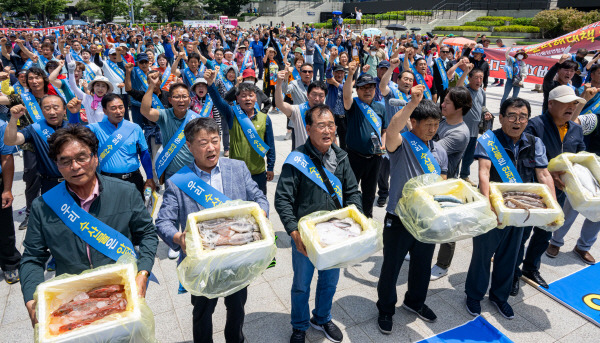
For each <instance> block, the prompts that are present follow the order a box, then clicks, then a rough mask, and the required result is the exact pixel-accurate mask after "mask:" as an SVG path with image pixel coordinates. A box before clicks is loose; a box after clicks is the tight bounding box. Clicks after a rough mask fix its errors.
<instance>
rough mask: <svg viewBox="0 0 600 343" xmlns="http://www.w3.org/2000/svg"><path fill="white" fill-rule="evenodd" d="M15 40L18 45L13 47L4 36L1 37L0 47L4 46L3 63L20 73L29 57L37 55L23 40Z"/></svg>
mask: <svg viewBox="0 0 600 343" xmlns="http://www.w3.org/2000/svg"><path fill="white" fill-rule="evenodd" d="M15 42H16V43H15V45H16V46H15V47H14V48H13V44H12V43H11V42H9V41H7V40H6V38H4V37H3V38H2V39H0V47H1V48H2V65H3V66H5V67H11V69H13V70H14V71H15V72H16V73H18V72H19V71H20V70H21V68H23V67H24V65H25V63H26V62H27V61H28V60H29V59H32V58H33V59H37V56H35V55H34V54H33V53H32V52H31V51H29V49H27V47H25V45H24V44H23V41H22V40H20V39H18V40H16V41H15ZM32 62H33V60H32Z"/></svg>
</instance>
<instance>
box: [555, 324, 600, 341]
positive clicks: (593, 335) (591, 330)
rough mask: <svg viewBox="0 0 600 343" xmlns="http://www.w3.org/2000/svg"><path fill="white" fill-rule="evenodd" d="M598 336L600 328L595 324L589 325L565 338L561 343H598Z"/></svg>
mask: <svg viewBox="0 0 600 343" xmlns="http://www.w3.org/2000/svg"><path fill="white" fill-rule="evenodd" d="M598 336H600V328H599V327H597V326H596V325H594V324H593V323H587V324H585V325H583V326H582V327H580V328H578V329H577V330H574V331H572V332H571V333H570V334H568V335H566V336H565V337H563V338H562V339H561V340H560V341H559V342H561V343H572V342H597V341H598V339H599V338H598Z"/></svg>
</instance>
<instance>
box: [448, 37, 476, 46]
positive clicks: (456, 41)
mask: <svg viewBox="0 0 600 343" xmlns="http://www.w3.org/2000/svg"><path fill="white" fill-rule="evenodd" d="M443 43H444V44H448V45H456V46H463V45H465V44H471V43H475V41H474V40H470V39H467V38H464V37H453V38H448V39H444V42H443Z"/></svg>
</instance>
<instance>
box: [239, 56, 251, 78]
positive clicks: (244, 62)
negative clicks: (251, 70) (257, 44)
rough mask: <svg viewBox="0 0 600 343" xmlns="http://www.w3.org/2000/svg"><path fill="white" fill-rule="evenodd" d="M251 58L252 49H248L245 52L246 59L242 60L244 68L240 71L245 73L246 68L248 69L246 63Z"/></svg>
mask: <svg viewBox="0 0 600 343" xmlns="http://www.w3.org/2000/svg"><path fill="white" fill-rule="evenodd" d="M249 58H250V51H246V53H245V54H244V59H243V60H242V70H240V73H243V72H244V70H246V63H248V59H249Z"/></svg>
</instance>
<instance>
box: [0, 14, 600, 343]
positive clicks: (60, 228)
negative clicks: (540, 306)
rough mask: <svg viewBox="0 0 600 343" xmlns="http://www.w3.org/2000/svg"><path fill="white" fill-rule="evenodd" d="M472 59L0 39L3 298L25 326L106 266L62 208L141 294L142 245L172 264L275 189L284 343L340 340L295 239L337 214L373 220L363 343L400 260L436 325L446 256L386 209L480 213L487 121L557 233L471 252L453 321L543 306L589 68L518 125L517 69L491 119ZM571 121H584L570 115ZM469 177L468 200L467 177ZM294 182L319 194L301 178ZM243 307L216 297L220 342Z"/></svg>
mask: <svg viewBox="0 0 600 343" xmlns="http://www.w3.org/2000/svg"><path fill="white" fill-rule="evenodd" d="M356 19H357V20H360V17H359V16H358V15H357V18H356ZM478 38H479V37H478ZM489 43H490V42H489V40H487V39H486V38H485V37H481V40H480V41H479V42H478V43H473V44H468V45H465V46H462V47H457V46H451V45H447V44H444V39H439V38H438V37H437V36H428V35H419V34H415V33H414V32H413V33H412V34H407V35H403V36H402V37H400V38H395V37H392V36H389V37H381V36H372V37H366V36H365V37H363V36H361V35H356V34H354V33H353V32H352V31H351V30H348V29H340V28H337V29H336V30H335V31H334V32H326V31H324V30H315V29H314V28H311V27H309V26H307V27H289V28H286V27H283V26H278V27H257V28H253V29H248V30H244V29H240V28H235V29H231V30H224V29H222V28H193V27H177V26H171V25H165V26H161V27H159V28H156V29H152V28H148V27H145V28H143V29H142V28H127V27H121V26H115V25H110V26H105V25H99V26H89V27H85V28H70V29H67V30H64V31H57V32H54V33H51V34H49V35H43V34H42V33H39V32H28V31H19V32H11V31H10V30H9V31H7V33H6V34H0V44H1V53H2V56H1V62H2V71H1V72H0V82H1V92H2V93H1V94H0V157H1V162H2V163H1V175H2V177H1V181H0V188H2V210H1V211H0V232H1V233H2V238H1V239H0V242H1V249H0V266H1V267H2V270H3V272H4V279H5V280H6V282H8V283H16V282H19V281H20V282H21V288H22V291H23V297H24V301H25V303H26V306H27V309H28V311H29V313H30V316H31V319H32V323H35V322H36V321H37V319H36V315H35V301H34V300H33V299H34V297H33V294H34V292H35V289H36V287H37V285H39V284H40V283H41V282H43V281H44V271H45V270H56V275H60V274H64V273H71V274H78V273H81V272H83V271H84V270H87V269H90V268H94V267H98V266H101V265H105V264H109V263H113V262H114V261H113V259H111V258H110V256H107V255H105V254H103V253H102V250H98V247H97V243H95V242H94V240H95V238H91V237H92V234H90V235H89V236H90V237H87V235H86V234H84V235H81V232H77V231H82V230H83V229H80V228H79V224H78V223H79V218H74V217H75V216H74V215H73V213H75V212H70V208H75V209H77V210H78V212H77V213H87V215H86V216H84V217H85V218H86V220H89V221H90V223H91V224H90V225H92V224H93V223H96V222H101V223H100V224H102V223H103V224H104V225H107V226H109V227H110V228H112V229H114V231H117V232H118V233H120V234H121V235H123V236H125V237H126V238H127V239H129V240H130V241H131V242H132V243H133V245H134V246H137V247H138V248H137V257H138V262H137V263H138V269H139V271H140V272H139V274H138V276H137V278H136V282H137V285H138V288H139V290H140V294H142V295H144V294H145V291H146V287H147V282H148V277H149V275H150V273H151V271H152V265H153V263H154V257H155V254H156V249H157V245H158V237H160V238H161V239H162V240H163V241H164V242H165V243H166V244H167V245H168V246H169V248H170V250H169V258H173V259H175V258H178V259H179V261H181V260H182V259H183V258H184V256H185V252H186V245H185V233H184V230H183V229H184V228H185V223H186V219H187V216H188V214H190V213H193V212H197V211H200V210H202V209H204V208H210V207H213V206H215V205H217V204H219V203H221V202H223V201H225V200H227V199H240V200H247V201H254V202H257V203H258V204H259V205H260V207H261V208H262V209H263V210H264V211H265V213H266V214H267V215H268V214H269V201H268V200H267V196H266V195H267V185H268V182H269V181H272V180H274V178H275V175H276V174H278V176H279V177H278V181H277V186H276V189H275V199H274V208H275V209H276V211H277V214H278V215H279V218H280V219H281V222H282V224H283V227H284V229H285V231H286V232H287V233H288V234H289V236H290V237H291V242H292V248H291V251H292V266H293V271H294V279H293V285H292V289H291V304H292V306H291V326H292V331H291V333H292V335H291V338H290V342H304V341H305V336H306V330H307V329H308V328H309V327H311V326H312V327H313V328H315V329H317V330H320V331H322V332H323V333H324V334H325V335H326V337H327V338H328V339H329V340H331V341H334V342H340V341H342V339H343V335H342V332H341V330H340V329H339V328H338V327H337V325H336V324H335V323H334V322H333V321H332V314H331V307H332V300H333V296H334V294H335V290H336V285H337V282H338V279H339V272H340V270H339V269H330V270H321V271H318V281H317V285H316V294H317V297H316V303H315V308H314V310H313V311H312V316H311V312H310V306H309V297H310V285H311V280H312V277H313V274H314V266H313V265H312V263H311V262H310V260H309V259H308V257H307V253H306V247H305V245H304V243H303V242H302V238H301V236H300V234H299V232H298V221H299V220H300V218H301V217H303V216H305V215H308V214H311V213H313V212H315V211H327V210H335V209H339V208H343V207H346V206H349V205H355V206H356V207H357V208H358V209H359V210H360V211H361V212H363V213H364V214H365V215H366V216H367V217H372V216H373V207H374V206H378V207H385V210H386V215H385V219H384V230H383V244H384V246H383V264H382V267H381V273H380V276H379V282H378V285H377V290H376V291H377V295H378V301H377V304H376V306H377V308H378V310H379V317H378V325H379V329H380V331H381V332H382V333H383V334H390V333H391V332H392V329H393V320H392V317H393V315H394V313H395V309H396V304H397V302H398V298H397V294H396V282H397V279H398V275H399V272H400V270H401V268H402V265H403V262H404V261H410V262H409V266H408V274H409V278H408V291H407V293H406V294H405V297H404V300H403V303H402V307H403V308H405V309H406V310H408V311H409V312H412V313H414V314H415V315H416V316H418V317H419V318H421V319H422V320H425V321H428V322H433V321H435V320H436V319H437V316H436V314H435V313H434V309H431V308H430V307H429V306H428V305H426V298H427V290H428V287H429V282H430V281H431V280H436V279H439V278H441V277H444V276H445V275H447V273H448V270H449V268H450V267H451V262H452V257H453V255H454V249H455V243H445V244H442V245H441V247H440V250H439V253H438V256H437V261H436V263H435V264H434V265H433V267H432V261H433V258H434V250H435V244H428V243H423V242H420V241H419V240H417V239H415V238H414V237H413V236H412V235H411V234H410V233H409V232H408V231H407V229H406V228H405V226H404V224H403V222H402V221H401V220H400V218H399V217H398V216H397V215H396V213H395V208H396V205H397V203H398V201H399V199H400V198H401V197H402V190H403V187H404V185H405V184H406V182H408V180H410V179H411V178H414V177H416V176H418V175H422V174H424V173H437V174H439V175H441V177H442V178H461V179H464V180H466V181H467V182H470V183H471V184H473V185H474V186H477V187H479V190H480V191H481V193H482V194H483V195H484V196H489V184H490V182H502V180H503V179H502V178H501V176H500V173H499V171H498V170H496V168H495V166H494V164H493V163H492V159H493V158H494V156H490V153H489V152H488V150H486V147H485V146H483V145H481V144H479V143H478V137H479V136H480V134H481V133H483V132H486V131H488V130H490V129H492V125H493V122H494V117H497V118H498V120H499V123H500V128H498V129H496V130H493V131H492V134H493V135H495V137H496V138H497V140H498V142H499V143H500V144H501V145H502V147H503V148H504V149H505V150H506V154H507V156H508V157H509V158H510V160H511V161H512V163H513V164H514V165H515V166H516V170H517V171H518V174H519V175H520V176H521V178H522V180H523V182H539V183H542V184H545V185H547V186H548V187H549V189H550V190H551V192H552V195H553V196H554V197H555V198H556V200H557V201H558V202H559V203H560V205H561V206H562V207H563V210H564V213H565V218H566V221H565V224H564V225H563V226H562V227H561V228H560V229H558V230H557V231H555V232H554V233H551V232H549V231H545V230H543V229H541V228H537V227H525V228H522V227H510V228H504V229H502V230H500V229H493V230H492V231H489V232H488V233H486V234H483V235H480V236H477V237H475V238H474V239H473V253H472V260H471V264H470V266H469V271H468V275H467V281H466V284H465V293H466V301H465V304H466V309H467V311H468V312H469V313H470V314H472V315H474V316H476V315H479V314H480V313H481V306H480V302H481V301H482V300H483V299H484V296H485V294H486V293H487V292H488V286H489V300H490V301H491V302H492V303H493V304H494V305H495V306H496V307H497V308H498V310H499V313H500V314H501V315H503V316H504V317H506V318H509V319H512V318H513V317H514V312H513V310H512V308H511V306H510V305H509V304H508V297H509V296H511V295H512V296H515V295H517V294H518V292H519V279H520V277H521V276H524V277H526V278H528V279H530V280H531V281H533V282H535V283H537V284H539V285H540V286H542V287H548V285H547V283H546V281H545V280H544V278H543V277H542V275H541V274H540V263H541V257H542V255H543V254H544V253H545V254H546V255H548V256H549V257H557V255H558V252H559V250H560V249H561V248H562V247H563V245H564V236H565V234H566V233H567V232H568V231H569V229H570V228H571V226H572V224H573V223H574V221H575V218H576V217H577V215H578V213H577V212H576V211H575V210H574V209H573V208H572V207H571V206H570V204H569V202H568V200H567V199H566V196H565V193H564V192H562V189H563V187H564V184H563V182H562V181H561V178H560V173H551V172H549V171H548V169H547V166H548V162H549V160H551V159H552V158H554V157H556V156H558V155H559V154H561V153H564V152H573V153H577V152H580V151H589V152H592V153H596V154H600V129H599V126H598V113H600V111H597V109H598V107H599V106H598V104H600V93H598V90H599V89H600V64H598V60H599V58H600V56H599V55H596V56H594V58H593V59H591V60H590V61H588V60H586V59H585V56H586V55H587V51H582V50H579V51H577V53H576V54H570V53H566V54H564V55H562V56H561V57H560V59H558V60H557V61H556V64H555V65H554V66H553V67H552V68H550V70H549V71H548V73H547V74H546V76H545V78H544V83H543V94H544V97H543V110H542V112H541V113H532V108H531V105H530V103H529V102H528V101H527V100H524V99H522V98H519V97H518V93H519V90H520V88H522V87H523V82H524V79H525V77H526V76H527V74H526V70H527V68H526V63H527V53H526V52H525V51H524V50H522V49H521V50H517V51H516V52H515V53H514V54H510V53H509V50H510V49H507V51H506V65H507V68H506V80H505V81H504V79H502V83H501V82H500V81H501V80H497V81H496V82H494V85H502V86H504V87H505V92H504V96H503V98H502V101H501V105H500V108H489V107H488V106H487V103H486V89H487V87H488V86H492V85H491V84H490V85H488V77H489V65H488V64H487V62H486V61H485V51H484V50H483V48H484V47H487V46H489ZM497 45H498V47H501V46H502V42H501V41H500V42H497ZM567 52H568V51H567ZM511 92H512V96H511V97H509V95H510V93H511ZM589 108H593V109H594V111H595V112H594V111H592V112H591V113H588V114H582V113H586V110H587V109H589ZM280 112H282V113H283V114H285V116H287V118H288V121H287V123H288V124H287V132H275V131H276V130H275V128H274V126H273V123H272V121H271V118H270V116H271V115H275V114H278V113H280ZM532 116H533V117H532ZM488 132H489V131H488ZM277 134H280V135H283V134H285V135H286V139H291V140H292V142H291V143H292V150H293V151H294V153H295V154H299V155H294V156H303V157H304V158H305V162H306V163H304V164H301V165H300V164H297V163H293V161H290V160H289V159H288V160H286V161H285V163H284V164H283V167H282V168H281V170H276V168H275V160H276V153H275V140H274V136H275V135H277ZM18 150H21V151H22V157H23V166H24V170H23V181H24V182H25V186H26V187H25V198H26V211H25V213H26V217H25V219H24V220H23V221H22V222H21V223H20V225H19V227H18V229H19V230H25V229H26V230H27V232H26V236H25V240H24V242H23V246H24V251H23V252H19V251H18V249H17V248H16V242H15V227H14V224H13V210H12V202H13V196H12V193H11V189H12V185H13V179H14V176H15V164H14V157H13V155H14V154H15V153H16V152H17V151H18ZM422 154H424V155H426V156H427V158H428V161H429V164H428V165H424V164H423V161H422V157H421V156H422ZM475 160H477V161H478V178H477V180H478V183H476V182H475V180H476V179H475V178H473V177H471V176H470V172H471V165H472V164H473V162H474V161H475ZM311 166H312V167H314V168H315V170H317V171H318V174H319V175H320V177H319V178H314V177H312V176H311V173H310V171H309V167H311ZM140 169H143V171H144V173H142V172H141V171H140ZM181 180H185V182H182V181H181ZM188 181H189V184H194V185H198V187H200V188H199V189H196V192H195V193H196V195H199V194H200V193H201V192H202V191H207V192H209V191H210V192H214V194H220V195H221V197H220V199H210V201H209V199H204V198H203V197H198V196H195V195H194V189H191V190H190V189H189V186H188ZM332 185H338V186H339V187H336V188H337V189H334V187H333V186H332ZM147 189H150V190H161V192H162V191H164V192H163V202H162V205H161V208H160V210H159V212H158V215H157V217H156V219H155V220H153V219H152V217H151V216H150V214H149V213H148V211H147V210H146V207H145V206H144V194H145V192H146V190H147ZM210 192H209V193H210ZM62 202H64V203H65V205H63V206H62V207H61V206H58V207H57V206H56V204H57V203H58V204H60V203H62ZM67 204H68V206H67ZM65 206H67V207H65ZM79 209H81V210H82V211H83V212H81V211H79ZM271 215H272V214H271ZM98 225H99V224H98ZM82 227H83V226H82ZM599 230H600V224H598V223H594V222H591V221H589V220H586V221H585V222H584V224H583V227H582V228H581V234H580V238H579V240H578V241H577V245H576V246H575V247H574V252H575V253H576V254H577V256H579V257H580V258H581V260H582V261H584V262H585V263H587V264H594V263H595V259H594V258H593V256H592V255H590V253H589V250H590V248H591V247H592V245H593V244H594V242H595V241H596V238H597V235H598V231H599ZM88 238H89V239H88ZM528 240H529V243H528V244H526V242H527V241H528ZM492 259H493V265H492ZM275 264H276V261H273V263H272V265H271V266H274V265H275ZM490 274H491V280H492V281H491V285H490V284H489V279H490ZM179 292H180V293H184V292H186V290H185V288H183V287H180V289H179ZM246 299H247V289H246V288H244V289H242V290H240V291H238V292H236V293H234V294H232V295H229V296H227V297H225V305H226V307H227V311H228V315H227V324H226V326H225V331H224V333H225V339H226V341H227V342H243V341H244V335H243V331H242V328H243V323H244V314H245V312H244V305H245V303H246ZM191 301H192V304H193V313H192V316H193V335H194V341H195V342H211V341H212V332H213V330H212V313H213V311H214V309H215V306H216V303H217V299H208V298H205V297H201V296H192V300H191Z"/></svg>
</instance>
